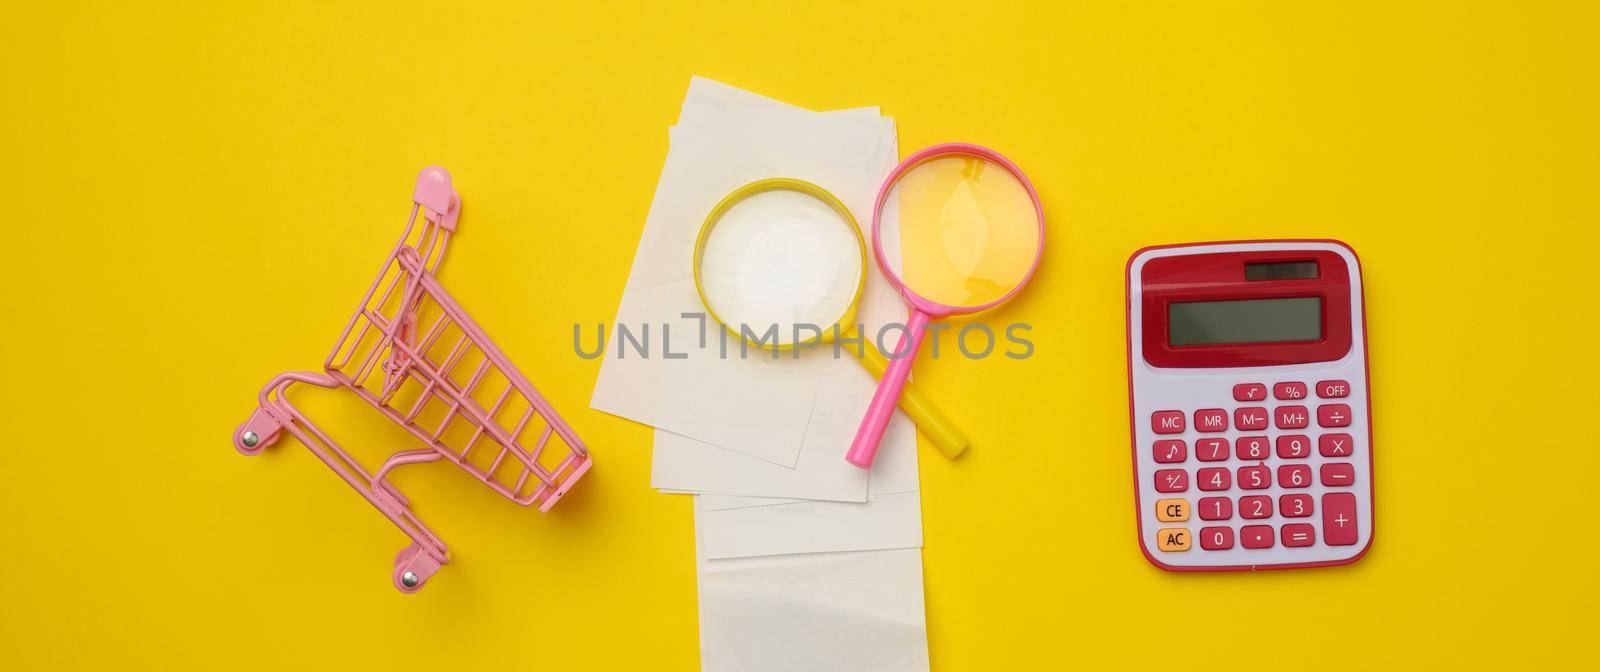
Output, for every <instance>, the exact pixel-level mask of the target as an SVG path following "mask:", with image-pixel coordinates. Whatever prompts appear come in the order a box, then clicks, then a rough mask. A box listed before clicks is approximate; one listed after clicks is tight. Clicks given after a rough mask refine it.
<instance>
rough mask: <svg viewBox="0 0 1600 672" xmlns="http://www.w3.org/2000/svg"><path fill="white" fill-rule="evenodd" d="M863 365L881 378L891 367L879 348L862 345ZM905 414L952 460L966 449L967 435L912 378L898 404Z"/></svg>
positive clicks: (874, 376) (875, 376)
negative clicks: (920, 389) (914, 383)
mask: <svg viewBox="0 0 1600 672" xmlns="http://www.w3.org/2000/svg"><path fill="white" fill-rule="evenodd" d="M862 350H863V352H862V355H863V356H862V357H861V365H862V366H864V367H867V370H868V371H871V372H872V377H873V378H882V377H883V372H884V371H886V370H888V368H889V360H888V358H886V357H884V356H883V355H882V354H879V352H878V350H877V348H874V347H872V346H870V345H868V346H866V347H864V348H862ZM897 405H898V406H899V407H900V410H902V411H905V412H906V416H907V417H910V418H911V421H912V422H913V423H916V425H917V429H919V430H921V431H922V433H923V434H926V435H928V440H929V441H932V442H933V445H934V447H935V448H938V449H939V452H941V453H944V456H945V457H946V458H949V459H952V460H953V459H956V457H958V456H960V455H961V453H962V452H963V451H965V450H966V449H967V437H966V435H965V434H962V433H961V430H959V429H956V426H955V425H954V424H952V423H951V422H950V419H949V418H946V417H944V414H943V413H940V412H939V409H938V408H935V407H934V405H933V402H931V401H928V398H927V397H924V396H922V393H921V392H919V391H917V388H916V386H915V385H913V384H912V383H911V381H906V386H905V388H904V389H902V390H901V391H900V400H899V403H898V404H897Z"/></svg>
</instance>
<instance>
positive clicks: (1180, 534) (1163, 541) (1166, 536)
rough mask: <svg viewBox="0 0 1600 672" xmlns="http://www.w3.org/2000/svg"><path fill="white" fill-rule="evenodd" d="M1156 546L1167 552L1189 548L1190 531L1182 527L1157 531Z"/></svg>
mask: <svg viewBox="0 0 1600 672" xmlns="http://www.w3.org/2000/svg"><path fill="white" fill-rule="evenodd" d="M1156 548H1159V549H1161V550H1162V551H1165V552H1167V553H1174V552H1177V551H1187V550H1189V531H1188V530H1186V529H1183V528H1181V527H1169V528H1166V529H1164V530H1161V531H1160V532H1157V533H1156Z"/></svg>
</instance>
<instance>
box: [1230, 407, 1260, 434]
mask: <svg viewBox="0 0 1600 672" xmlns="http://www.w3.org/2000/svg"><path fill="white" fill-rule="evenodd" d="M1233 426H1234V428H1236V429H1238V430H1239V431H1241V432H1253V431H1256V430H1258V429H1266V428H1267V409H1265V408H1261V407H1260V406H1252V407H1249V408H1238V409H1234V411H1233Z"/></svg>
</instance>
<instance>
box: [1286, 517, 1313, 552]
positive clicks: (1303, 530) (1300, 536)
mask: <svg viewBox="0 0 1600 672" xmlns="http://www.w3.org/2000/svg"><path fill="white" fill-rule="evenodd" d="M1279 532H1280V533H1282V534H1283V545H1284V546H1287V547H1289V548H1304V547H1306V546H1310V545H1312V544H1315V543H1317V528H1315V527H1312V526H1311V524H1310V523H1292V524H1289V525H1284V526H1283V529H1281V530H1279Z"/></svg>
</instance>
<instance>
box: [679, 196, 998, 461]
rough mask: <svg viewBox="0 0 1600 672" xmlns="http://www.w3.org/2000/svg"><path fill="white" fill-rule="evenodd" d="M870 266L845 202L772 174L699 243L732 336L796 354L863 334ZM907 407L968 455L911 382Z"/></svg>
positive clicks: (727, 203) (708, 291)
mask: <svg viewBox="0 0 1600 672" xmlns="http://www.w3.org/2000/svg"><path fill="white" fill-rule="evenodd" d="M866 264H867V246H866V242H865V241H864V240H863V239H862V237H861V229H860V227H859V226H857V225H856V220H855V218H854V217H853V216H851V214H850V210H849V208H846V207H845V206H844V203H842V202H840V201H839V199H838V198H835V197H834V195H833V194H831V193H828V191H827V190H825V189H823V188H822V187H819V186H817V185H815V184H812V183H810V182H806V181H804V180H796V179H790V178H772V179H765V180H758V181H756V182H751V183H750V184H746V185H744V186H742V187H739V188H738V189H736V190H734V191H733V193H730V194H728V195H727V196H726V197H724V198H723V199H722V201H721V202H720V203H718V204H717V205H716V207H715V208H713V209H712V210H711V213H710V214H709V215H707V216H706V220H705V223H704V224H702V225H701V227H700V234H699V236H698V238H697V239H696V240H695V244H694V286H695V290H696V291H698V292H699V293H700V302H701V303H702V304H703V305H705V307H706V312H707V313H708V314H709V315H710V316H711V318H712V319H714V320H716V321H717V323H718V324H721V325H722V327H723V328H724V329H726V330H727V332H728V333H729V334H732V335H733V336H735V337H737V338H738V339H739V340H740V341H743V342H744V343H745V344H747V345H749V346H753V347H756V348H760V349H763V350H768V351H780V352H781V351H790V350H793V349H795V348H799V347H805V346H809V345H816V344H825V343H831V342H833V341H834V339H835V338H839V339H857V338H859V336H857V334H856V332H857V325H856V312H857V308H858V307H859V306H860V303H861V292H862V290H863V289H864V288H865V287H866ZM861 352H862V357H861V359H860V360H859V361H860V362H861V363H862V365H863V366H865V367H866V368H867V370H868V371H871V372H872V374H873V376H875V377H882V376H883V375H884V373H885V372H886V371H887V370H888V368H889V366H890V362H889V361H888V360H887V359H885V358H884V357H883V356H882V355H881V354H879V353H878V351H877V350H876V349H875V348H872V347H870V346H868V345H866V344H863V345H862V346H861ZM902 383H903V384H904V380H903V379H902ZM897 389H898V388H897ZM893 406H894V404H892V403H891V404H890V406H889V408H890V409H892V408H893ZM899 406H900V408H901V409H902V410H904V411H905V412H906V415H907V416H909V417H910V418H911V420H912V421H913V422H914V423H916V425H917V429H919V430H921V431H922V432H923V433H924V434H926V435H927V437H928V439H929V440H930V441H932V442H933V444H934V446H936V447H938V449H939V452H941V453H943V454H944V455H945V456H946V457H948V458H952V459H954V458H955V457H956V456H957V455H960V454H961V452H962V451H964V450H966V447H967V438H966V437H965V436H963V435H962V434H961V432H960V431H959V430H957V429H956V428H955V425H953V424H951V423H950V421H949V420H947V419H946V418H945V417H944V415H942V414H941V413H939V411H938V409H936V408H934V406H933V404H931V403H929V402H928V400H927V399H926V398H925V397H923V396H922V394H920V393H919V392H917V390H916V389H915V388H914V387H912V386H910V385H906V386H905V389H904V392H903V393H902V394H901V395H900V397H899ZM889 415H890V413H889V412H888V411H886V412H885V416H884V418H885V419H884V421H885V423H887V422H888V416H889ZM879 434H880V435H881V434H882V431H881V430H880V431H879Z"/></svg>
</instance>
